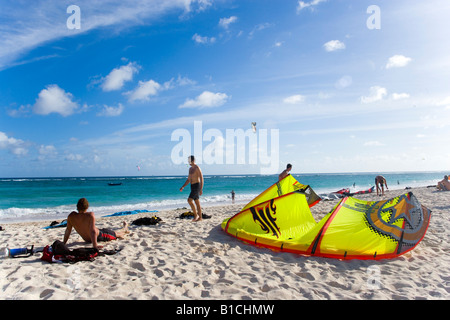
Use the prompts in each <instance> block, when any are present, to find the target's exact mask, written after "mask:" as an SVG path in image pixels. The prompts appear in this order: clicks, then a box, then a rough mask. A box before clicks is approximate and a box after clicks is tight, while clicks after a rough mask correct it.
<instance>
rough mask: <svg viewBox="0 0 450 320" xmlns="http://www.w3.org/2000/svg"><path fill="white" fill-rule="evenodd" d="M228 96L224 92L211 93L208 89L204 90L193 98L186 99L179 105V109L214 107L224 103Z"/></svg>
mask: <svg viewBox="0 0 450 320" xmlns="http://www.w3.org/2000/svg"><path fill="white" fill-rule="evenodd" d="M228 99H229V97H228V96H227V95H226V94H225V93H220V92H217V93H213V92H210V91H204V92H203V93H202V94H200V95H199V96H198V97H196V98H195V99H187V100H186V101H185V102H184V103H183V104H182V105H180V106H179V108H180V109H183V108H199V109H203V108H214V107H220V106H222V105H224V104H225V103H226V102H227V100H228Z"/></svg>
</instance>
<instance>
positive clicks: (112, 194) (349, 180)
mask: <svg viewBox="0 0 450 320" xmlns="http://www.w3.org/2000/svg"><path fill="white" fill-rule="evenodd" d="M445 174H449V172H408V173H384V174H383V175H384V176H385V177H386V179H387V182H388V187H389V189H404V188H406V187H424V186H429V185H433V184H436V183H437V182H438V181H440V180H442V178H443V176H444V175H445ZM376 175H377V174H375V173H342V174H339V173H336V174H293V176H294V177H295V178H296V179H297V180H298V181H300V182H301V183H303V184H307V185H310V186H311V187H312V188H313V189H314V191H315V192H316V193H317V194H324V193H330V192H334V191H337V190H340V189H342V188H350V190H351V192H354V191H360V190H366V189H368V188H370V187H371V186H373V185H374V178H375V176H376ZM185 181H186V177H185V176H159V177H158V176H151V177H75V178H0V223H8V222H17V221H36V220H58V219H65V218H66V217H67V215H68V214H69V213H70V212H71V211H73V210H75V209H76V203H77V201H78V199H79V198H82V197H84V198H87V199H88V200H89V202H90V205H91V210H92V211H94V212H95V214H96V215H97V216H103V215H106V214H112V213H115V212H121V211H130V210H164V209H175V208H181V207H188V204H187V202H186V199H187V197H188V195H189V186H188V187H186V188H185V190H184V192H180V191H179V189H180V187H181V186H182V185H183V183H184V182H185ZM276 181H277V176H275V175H272V176H270V175H268V176H267V175H266V176H263V175H205V186H204V191H203V196H202V198H201V201H202V203H203V205H204V206H208V205H222V204H231V191H232V190H234V192H235V193H236V202H237V203H241V202H242V203H245V202H248V201H249V200H251V199H252V198H254V197H255V196H256V195H258V194H259V193H261V192H262V191H264V190H265V189H266V188H268V187H269V186H271V185H272V184H273V183H275V182H276ZM110 183H112V184H120V185H115V186H110V185H109V184H110Z"/></svg>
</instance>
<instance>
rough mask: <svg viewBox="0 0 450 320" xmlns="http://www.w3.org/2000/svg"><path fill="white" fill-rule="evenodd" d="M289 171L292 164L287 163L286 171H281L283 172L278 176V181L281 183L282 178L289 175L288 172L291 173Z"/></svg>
mask: <svg viewBox="0 0 450 320" xmlns="http://www.w3.org/2000/svg"><path fill="white" fill-rule="evenodd" d="M291 169H292V164H290V163H288V164H287V166H286V169H285V170H283V172H282V173H280V174H279V175H278V181H281V180H283V179H284V178H286V177H287V176H288V175H289V172H290V171H291Z"/></svg>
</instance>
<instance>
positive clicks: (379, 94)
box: [361, 86, 387, 103]
mask: <svg viewBox="0 0 450 320" xmlns="http://www.w3.org/2000/svg"><path fill="white" fill-rule="evenodd" d="M386 96H387V90H386V88H383V87H379V86H374V87H371V88H370V94H369V95H368V96H366V97H361V102H362V103H373V102H377V101H380V100H383V99H384V97H386Z"/></svg>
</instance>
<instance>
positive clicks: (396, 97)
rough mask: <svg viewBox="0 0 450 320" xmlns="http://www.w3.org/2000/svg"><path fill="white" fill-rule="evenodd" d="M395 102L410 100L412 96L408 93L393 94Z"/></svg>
mask: <svg viewBox="0 0 450 320" xmlns="http://www.w3.org/2000/svg"><path fill="white" fill-rule="evenodd" d="M391 97H392V99H393V100H402V99H408V98H409V97H410V95H409V94H408V93H393V94H392V95H391Z"/></svg>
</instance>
